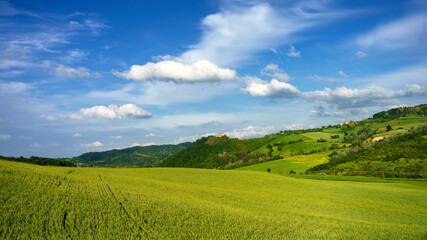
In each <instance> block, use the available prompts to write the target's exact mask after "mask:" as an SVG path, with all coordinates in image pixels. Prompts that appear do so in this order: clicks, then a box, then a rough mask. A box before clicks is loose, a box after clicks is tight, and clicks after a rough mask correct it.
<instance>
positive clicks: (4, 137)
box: [0, 134, 12, 140]
mask: <svg viewBox="0 0 427 240" xmlns="http://www.w3.org/2000/svg"><path fill="white" fill-rule="evenodd" d="M11 138H12V136H10V135H8V134H0V140H10V139H11Z"/></svg>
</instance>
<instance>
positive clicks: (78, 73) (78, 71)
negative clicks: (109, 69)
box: [55, 64, 101, 78]
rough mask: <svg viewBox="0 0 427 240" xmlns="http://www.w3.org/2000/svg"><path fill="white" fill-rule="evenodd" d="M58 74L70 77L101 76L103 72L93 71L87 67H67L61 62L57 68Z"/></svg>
mask: <svg viewBox="0 0 427 240" xmlns="http://www.w3.org/2000/svg"><path fill="white" fill-rule="evenodd" d="M55 74H56V76H60V77H68V78H99V77H101V74H99V73H98V72H93V71H91V70H89V69H87V68H85V67H77V68H72V67H67V66H64V65H62V64H59V65H58V67H56V68H55Z"/></svg>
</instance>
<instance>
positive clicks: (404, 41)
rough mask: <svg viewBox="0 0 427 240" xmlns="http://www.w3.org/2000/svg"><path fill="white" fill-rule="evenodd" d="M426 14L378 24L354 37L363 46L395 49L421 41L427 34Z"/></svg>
mask: <svg viewBox="0 0 427 240" xmlns="http://www.w3.org/2000/svg"><path fill="white" fill-rule="evenodd" d="M425 26H427V15H426V14H414V15H410V16H407V17H404V18H402V19H399V20H396V21H393V22H389V23H386V24H382V25H379V26H377V27H375V28H374V29H372V30H371V31H369V32H367V33H365V34H363V35H362V36H360V37H358V38H357V39H356V43H357V44H358V45H359V46H361V47H363V48H369V47H376V48H388V49H396V48H402V47H407V46H413V45H414V44H417V43H421V44H423V43H424V41H423V40H421V39H422V36H425V35H426V34H427V28H426V27H425Z"/></svg>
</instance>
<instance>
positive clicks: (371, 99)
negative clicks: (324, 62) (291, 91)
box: [302, 84, 427, 109]
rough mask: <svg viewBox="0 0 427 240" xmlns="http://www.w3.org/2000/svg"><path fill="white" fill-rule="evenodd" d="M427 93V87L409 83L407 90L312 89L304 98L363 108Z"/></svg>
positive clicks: (336, 105)
mask: <svg viewBox="0 0 427 240" xmlns="http://www.w3.org/2000/svg"><path fill="white" fill-rule="evenodd" d="M424 95H427V88H426V87H423V86H419V85H416V84H412V85H407V87H406V90H397V91H393V90H389V89H384V88H380V87H377V86H370V87H367V88H365V89H357V88H355V89H349V88H346V87H338V88H335V89H334V90H332V89H329V88H325V90H323V91H311V92H305V93H303V94H302V96H303V98H304V99H305V100H307V101H311V102H314V103H317V104H328V105H330V106H332V107H333V108H334V109H346V108H362V107H368V106H377V105H384V104H386V103H387V102H388V101H389V100H393V99H396V98H400V97H413V96H424Z"/></svg>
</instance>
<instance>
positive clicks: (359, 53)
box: [356, 51, 368, 58]
mask: <svg viewBox="0 0 427 240" xmlns="http://www.w3.org/2000/svg"><path fill="white" fill-rule="evenodd" d="M356 55H357V56H358V57H359V58H364V57H367V56H368V54H366V53H365V52H362V51H358V52H357V53H356Z"/></svg>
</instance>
